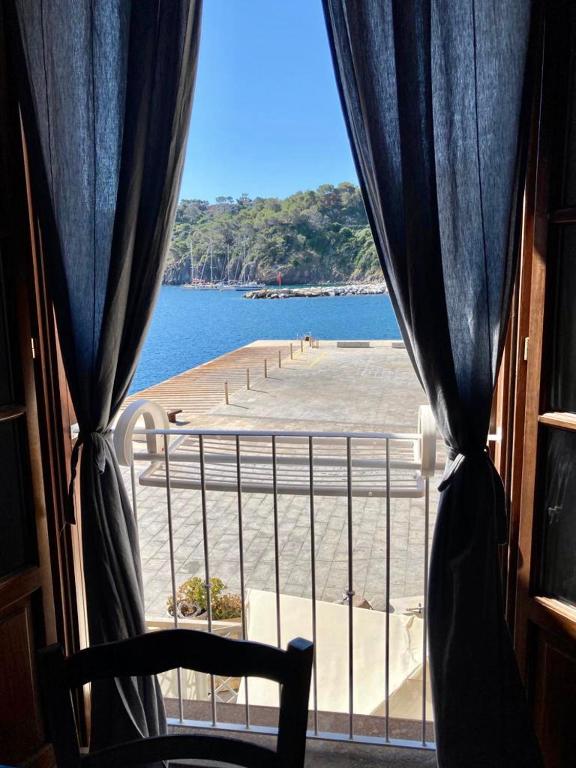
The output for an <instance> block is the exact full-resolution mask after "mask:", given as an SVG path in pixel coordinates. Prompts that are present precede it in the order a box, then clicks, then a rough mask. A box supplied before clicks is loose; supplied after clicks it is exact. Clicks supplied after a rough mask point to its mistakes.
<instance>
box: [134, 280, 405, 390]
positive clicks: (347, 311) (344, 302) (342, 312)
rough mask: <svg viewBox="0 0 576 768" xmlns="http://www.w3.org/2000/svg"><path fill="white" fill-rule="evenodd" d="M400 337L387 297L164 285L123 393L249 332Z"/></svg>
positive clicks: (229, 346)
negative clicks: (250, 293)
mask: <svg viewBox="0 0 576 768" xmlns="http://www.w3.org/2000/svg"><path fill="white" fill-rule="evenodd" d="M307 333H311V334H312V335H313V336H314V337H316V338H319V339H399V338H400V330H399V328H398V323H397V322H396V317H395V315H394V310H393V309H392V304H391V302H390V298H389V297H388V296H387V295H385V294H379V295H375V296H326V297H317V298H310V299H305V298H291V299H245V298H244V294H243V293H241V292H240V291H215V290H208V291H202V290H188V289H186V288H183V287H181V286H163V287H162V289H161V290H160V296H159V298H158V302H157V304H156V307H155V310H154V314H153V317H152V322H151V325H150V329H149V331H148V335H147V337H146V341H145V343H144V348H143V350H142V355H141V358H140V363H139V365H138V369H137V371H136V376H135V377H134V381H133V382H132V386H131V388H130V393H132V392H137V391H138V390H140V389H144V388H145V387H149V386H151V385H152V384H157V383H158V382H159V381H163V380H164V379H168V378H170V377H171V376H175V375H176V374H177V373H181V372H182V371H186V370H188V369H189V368H193V367H194V366H196V365H199V364H200V363H205V362H207V361H208V360H212V359H213V358H215V357H218V356H219V355H223V354H225V353H226V352H231V351H232V350H233V349H237V348H238V347H241V346H243V345H244V344H249V343H250V342H252V341H256V339H296V338H298V337H299V336H302V335H303V334H307Z"/></svg>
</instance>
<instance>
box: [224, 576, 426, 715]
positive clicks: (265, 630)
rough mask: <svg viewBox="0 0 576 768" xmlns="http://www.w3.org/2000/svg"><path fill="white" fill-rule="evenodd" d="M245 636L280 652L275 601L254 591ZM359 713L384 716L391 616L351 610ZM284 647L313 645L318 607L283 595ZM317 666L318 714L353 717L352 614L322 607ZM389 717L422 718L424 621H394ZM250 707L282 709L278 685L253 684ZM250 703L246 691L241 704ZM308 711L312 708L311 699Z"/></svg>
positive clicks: (250, 594)
mask: <svg viewBox="0 0 576 768" xmlns="http://www.w3.org/2000/svg"><path fill="white" fill-rule="evenodd" d="M246 607H247V632H248V638H249V639H250V640H256V641H258V642H262V643H269V644H271V645H276V643H277V637H276V595H275V594H274V593H273V592H263V591H260V590H256V589H252V590H248V592H247V599H246ZM352 613H353V622H352V623H353V639H354V711H355V713H356V714H358V715H383V714H384V713H385V702H386V683H385V659H386V613H383V612H380V611H372V610H368V609H365V608H353V610H352ZM280 614H281V627H282V646H283V647H286V644H287V643H288V642H289V641H290V640H291V639H292V638H295V637H304V638H307V639H312V601H311V600H309V599H306V598H301V597H292V596H290V595H281V596H280ZM316 621H317V636H316V659H317V678H318V709H319V710H322V711H326V712H348V705H349V676H348V647H349V646H348V607H347V606H346V605H338V604H335V603H327V602H322V601H317V602H316ZM389 627H390V648H389V653H390V677H389V701H390V716H391V717H398V718H406V719H413V720H419V719H420V718H421V716H422V693H421V691H422V647H423V643H422V641H423V635H422V632H423V620H422V618H420V617H419V616H415V615H403V614H398V613H391V614H389ZM248 685H249V688H248V697H249V701H250V704H251V705H252V704H254V705H260V706H278V686H277V685H276V684H275V683H271V682H270V681H268V680H262V679H259V678H250V680H249V683H248ZM427 690H428V694H427V696H426V698H427V702H428V703H427V719H429V720H431V719H432V705H431V701H430V685H428V686H427ZM244 701H245V686H244V683H242V684H241V687H240V691H239V695H238V702H239V703H240V702H244ZM310 705H311V706H312V705H313V698H312V692H311V696H310Z"/></svg>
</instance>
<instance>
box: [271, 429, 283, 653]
mask: <svg viewBox="0 0 576 768" xmlns="http://www.w3.org/2000/svg"><path fill="white" fill-rule="evenodd" d="M272 494H273V502H272V503H273V507H274V566H275V579H276V642H277V644H278V648H280V647H281V646H282V627H281V615H280V542H279V538H278V472H277V467H276V435H272Z"/></svg>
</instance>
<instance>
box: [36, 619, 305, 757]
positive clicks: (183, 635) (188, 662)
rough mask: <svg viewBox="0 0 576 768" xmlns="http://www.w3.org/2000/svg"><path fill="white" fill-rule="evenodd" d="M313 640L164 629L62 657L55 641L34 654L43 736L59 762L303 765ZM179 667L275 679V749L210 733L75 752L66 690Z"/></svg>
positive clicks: (75, 732) (71, 712) (223, 674)
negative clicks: (274, 640) (278, 642)
mask: <svg viewBox="0 0 576 768" xmlns="http://www.w3.org/2000/svg"><path fill="white" fill-rule="evenodd" d="M312 657H313V644H312V643H311V642H309V641H308V640H303V639H302V638H297V639H295V640H292V642H291V643H290V644H289V645H288V647H287V649H286V650H285V651H283V650H280V649H278V648H274V647H272V646H269V645H263V644H261V643H254V642H249V641H245V640H231V639H230V638H225V637H219V636H217V635H211V634H209V633H207V632H197V631H194V630H188V629H169V630H162V631H159V632H150V633H148V634H145V635H139V636H138V637H134V638H131V639H129V640H121V641H119V642H115V643H107V644H105V645H98V646H94V647H92V648H87V649H86V650H83V651H80V652H79V653H76V654H74V655H73V656H69V657H67V658H66V657H65V656H64V653H63V651H62V648H61V647H60V646H59V645H52V646H49V647H48V648H45V649H44V650H42V651H41V652H40V654H39V672H40V681H41V686H42V691H43V697H44V702H45V708H46V719H47V724H48V730H49V735H50V739H51V741H52V743H53V746H54V751H55V754H56V762H57V764H58V768H81V766H82V765H83V763H84V764H85V766H88V765H89V766H90V768H112V766H114V767H115V766H129V765H138V764H140V763H149V762H153V761H156V760H177V759H184V758H190V759H196V760H218V761H222V762H226V763H231V764H233V765H240V766H246V767H247V768H250V767H251V766H258V767H259V768H267V767H268V766H270V768H288V767H289V766H290V768H302V766H303V765H304V752H305V746H306V728H307V722H308V697H309V692H310V675H311V670H312ZM177 667H183V668H186V669H191V670H195V671H197V672H205V673H208V674H214V675H219V676H225V677H244V676H247V677H263V678H266V679H268V680H273V681H276V682H278V683H280V684H281V694H280V716H279V724H278V740H277V744H276V750H273V749H269V748H267V747H263V746H260V745H257V744H254V743H251V742H247V741H242V740H240V739H236V738H229V737H223V736H215V735H211V734H206V735H199V734H175V735H167V736H158V737H154V738H146V739H139V740H137V741H131V742H127V743H124V744H119V745H115V746H113V747H109V748H107V749H105V750H100V751H98V752H91V753H90V754H88V755H86V754H81V753H80V745H79V742H78V734H77V730H76V724H75V720H74V712H73V708H72V697H71V692H72V690H73V689H75V688H78V687H80V686H82V685H84V684H85V683H89V682H93V681H95V680H102V679H106V678H113V677H128V676H142V675H154V674H158V673H160V672H166V671H167V670H170V669H175V668H177Z"/></svg>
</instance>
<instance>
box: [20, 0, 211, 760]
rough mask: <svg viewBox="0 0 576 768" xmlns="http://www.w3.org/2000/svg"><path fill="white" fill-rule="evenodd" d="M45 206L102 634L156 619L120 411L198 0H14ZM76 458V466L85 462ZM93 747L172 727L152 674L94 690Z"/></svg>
mask: <svg viewBox="0 0 576 768" xmlns="http://www.w3.org/2000/svg"><path fill="white" fill-rule="evenodd" d="M9 4H10V7H11V9H12V10H11V18H12V38H13V43H14V50H15V55H17V56H19V57H20V61H19V67H18V68H17V69H16V71H18V72H19V73H20V74H21V75H22V82H21V83H20V86H21V98H22V107H23V119H24V128H25V132H26V136H27V139H28V144H29V148H30V161H31V178H32V183H33V187H34V201H35V207H36V210H37V213H38V216H39V221H40V227H41V232H42V242H43V248H44V251H45V258H46V261H47V265H48V272H49V278H50V288H51V296H52V299H53V302H54V307H55V311H56V317H57V323H58V331H59V337H60V342H61V346H62V353H63V358H64V366H65V369H66V375H67V380H68V384H69V387H70V391H71V395H72V399H73V403H74V408H75V411H76V418H77V420H78V424H79V427H80V436H79V438H78V441H77V445H76V449H75V453H74V465H75V462H76V460H77V459H78V455H79V454H81V471H80V489H79V492H80V498H81V515H82V537H83V560H84V578H85V585H86V598H87V600H86V602H87V612H88V625H89V635H90V643H91V644H97V643H103V642H108V641H112V640H118V639H123V638H126V637H130V636H133V635H136V634H140V633H142V632H144V631H145V621H144V604H143V599H142V586H141V574H140V564H139V554H138V542H137V535H136V527H135V521H134V516H133V513H132V510H131V508H130V503H129V499H128V497H127V494H126V491H125V489H124V486H123V483H122V477H121V474H120V470H119V467H118V463H117V461H116V458H115V455H114V451H113V448H112V443H111V437H110V430H109V427H110V423H111V421H112V419H113V417H114V415H115V413H116V412H117V410H118V407H119V406H120V404H121V402H122V400H123V398H124V396H125V395H126V392H127V390H128V387H129V385H130V381H131V379H132V376H133V374H134V371H135V367H136V363H137V360H138V354H139V351H140V348H141V345H142V342H143V339H144V336H145V332H146V328H147V325H148V322H149V319H150V316H151V313H152V309H153V306H154V302H155V298H156V295H157V291H158V288H159V285H160V281H161V276H162V272H163V264H164V257H165V254H166V251H167V248H168V243H169V238H170V234H171V229H172V223H173V220H174V215H175V206H176V202H177V196H178V190H179V183H180V176H181V172H182V167H183V161H184V153H185V148H186V136H187V131H188V123H189V116H190V109H191V102H192V93H193V86H194V79H195V73H196V62H197V54H198V46H199V30H200V12H201V0H170V2H166V1H163V0H135V1H134V2H130V1H129V0H58V2H48V1H47V0H10V2H9ZM74 469H75V466H73V471H74ZM91 711H92V746H93V747H94V748H101V747H104V746H106V745H107V744H110V743H113V742H116V741H124V740H127V739H130V738H137V737H138V736H148V735H155V734H158V733H162V732H163V731H164V730H165V716H164V710H163V705H162V698H161V695H160V691H159V688H158V685H157V682H156V680H155V679H153V678H144V679H126V680H117V681H115V683H113V684H109V683H98V684H95V685H93V686H92V707H91Z"/></svg>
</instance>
